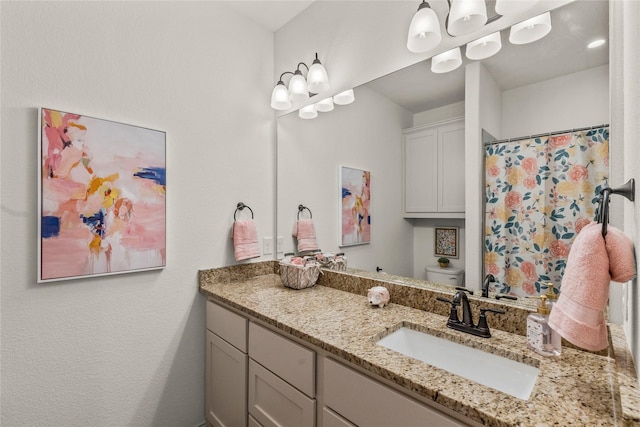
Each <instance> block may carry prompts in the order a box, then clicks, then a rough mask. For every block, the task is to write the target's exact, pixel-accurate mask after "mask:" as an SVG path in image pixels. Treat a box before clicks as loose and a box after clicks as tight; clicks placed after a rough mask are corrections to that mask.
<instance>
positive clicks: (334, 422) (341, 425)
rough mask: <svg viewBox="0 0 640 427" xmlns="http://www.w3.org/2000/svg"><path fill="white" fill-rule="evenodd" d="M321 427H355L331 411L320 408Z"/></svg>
mask: <svg viewBox="0 0 640 427" xmlns="http://www.w3.org/2000/svg"><path fill="white" fill-rule="evenodd" d="M322 427H357V426H355V425H353V424H351V423H350V422H349V421H347V420H345V419H344V418H342V417H341V416H340V415H338V414H336V413H335V412H333V411H332V410H331V409H329V408H327V407H324V408H322Z"/></svg>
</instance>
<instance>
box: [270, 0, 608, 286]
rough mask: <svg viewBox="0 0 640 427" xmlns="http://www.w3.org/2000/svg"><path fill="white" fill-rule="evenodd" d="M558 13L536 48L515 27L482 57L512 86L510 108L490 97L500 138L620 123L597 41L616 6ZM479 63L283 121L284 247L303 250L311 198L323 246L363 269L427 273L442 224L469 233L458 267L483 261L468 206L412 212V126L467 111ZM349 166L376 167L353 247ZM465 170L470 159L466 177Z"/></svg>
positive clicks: (574, 7)
mask: <svg viewBox="0 0 640 427" xmlns="http://www.w3.org/2000/svg"><path fill="white" fill-rule="evenodd" d="M551 19H552V26H553V28H552V30H551V32H550V33H549V34H548V35H547V36H546V37H545V38H543V39H541V40H539V41H537V42H534V43H531V44H526V45H512V44H511V43H509V41H508V29H505V30H503V31H502V33H501V36H502V50H501V51H500V52H499V53H498V54H496V55H495V56H493V57H491V58H488V59H485V60H482V66H483V67H484V69H486V71H487V73H488V74H489V75H490V76H491V78H492V79H493V80H494V81H495V83H496V85H497V86H498V87H499V91H500V95H499V98H500V103H499V105H497V106H496V105H495V102H493V103H487V105H486V106H485V105H482V103H481V108H486V109H491V110H492V111H490V112H489V113H486V112H484V113H483V114H485V115H486V114H491V115H493V116H494V117H496V119H495V120H494V121H493V123H497V124H498V125H495V126H494V127H493V129H487V130H488V131H489V132H490V133H491V134H492V135H493V136H494V137H496V138H497V139H504V138H516V137H522V136H526V135H533V134H539V133H543V132H552V131H558V130H562V129H571V128H579V127H584V126H592V125H596V124H599V123H600V124H602V123H608V122H609V106H608V82H609V71H608V43H605V45H604V46H601V47H600V48H596V49H588V48H587V43H589V42H591V41H593V40H594V39H596V38H601V37H602V38H605V39H607V38H608V3H607V2H606V1H578V2H572V3H568V4H566V5H564V6H562V7H560V8H558V9H555V10H553V11H552V12H551ZM399 48H403V46H400V47H399ZM463 52H464V49H463ZM463 58H464V53H463ZM473 62H474V61H470V60H468V59H466V58H464V62H463V64H462V66H461V67H460V68H458V69H456V70H454V71H452V72H449V73H444V74H434V73H432V72H431V70H430V65H431V61H429V60H427V61H424V62H420V63H418V64H415V65H413V66H410V67H407V68H405V69H402V70H398V71H396V72H395V73H392V74H390V75H387V76H384V77H381V78H379V79H377V80H374V81H372V82H369V83H367V84H364V85H362V86H359V87H357V88H355V98H356V99H355V102H354V103H352V104H349V105H345V106H337V105H336V106H335V108H334V110H333V111H330V112H326V113H319V116H318V117H317V118H315V119H313V120H304V119H301V118H299V117H298V114H297V112H294V113H290V114H287V115H284V116H281V117H279V118H278V121H277V234H278V236H282V237H283V247H282V248H281V249H282V252H297V250H296V240H295V239H294V238H293V237H292V228H293V226H294V224H295V222H296V220H297V218H298V213H299V212H298V206H299V205H301V204H302V205H304V206H305V207H308V208H309V211H310V212H311V213H312V216H313V222H314V226H315V231H316V235H317V240H318V244H319V247H320V248H321V249H322V250H323V251H324V252H334V253H335V252H344V253H345V254H346V257H347V260H348V266H349V267H352V268H356V269H360V270H365V271H369V272H376V271H377V270H381V272H383V273H384V272H386V273H388V274H390V275H394V276H403V277H408V278H411V279H418V280H424V279H425V278H426V276H425V267H427V266H430V265H434V264H437V263H436V261H437V259H438V256H437V255H436V253H435V251H434V247H435V242H434V230H435V229H436V228H440V227H445V228H452V229H455V230H456V231H457V237H458V242H457V244H458V246H457V251H456V252H457V257H452V258H450V260H451V265H452V267H454V268H460V269H464V268H465V264H466V259H465V256H470V255H468V254H474V255H473V256H477V257H478V258H480V257H483V253H482V252H483V248H482V247H478V248H477V251H475V250H466V246H465V244H466V243H465V242H466V241H467V239H466V237H467V236H466V228H467V227H466V226H465V225H466V221H469V220H470V219H469V218H466V219H465V218H464V214H462V215H446V214H445V215H440V217H438V215H432V216H433V217H431V218H406V217H405V215H404V211H403V180H404V171H403V148H402V147H403V130H405V129H409V128H413V127H417V126H425V125H429V124H433V123H437V122H443V121H447V120H452V119H456V118H464V117H465V115H466V114H468V113H469V112H468V111H466V109H467V108H469V107H468V106H466V105H465V101H466V100H465V92H466V89H468V88H465V81H466V80H467V81H468V79H467V77H468V76H467V75H466V74H467V73H468V72H469V71H468V65H469V64H472V63H473ZM467 131H468V130H467ZM480 140H481V138H480V136H478V144H481V142H480ZM477 152H479V150H478V151H477ZM477 152H474V156H477ZM465 155H469V152H468V151H467V152H466V154H465ZM477 162H479V163H478V164H480V163H483V162H484V159H483V158H480V157H479V158H478V159H477ZM425 164H426V163H425ZM342 166H345V167H349V168H356V169H361V170H366V171H369V172H370V173H371V191H370V194H371V201H370V203H371V205H370V213H371V240H370V242H369V243H367V244H361V245H349V246H341V230H340V215H341V187H340V183H339V170H340V168H341V167H342ZM464 169H465V166H464V163H463V162H460V165H459V173H461V174H463V173H465V170H464ZM465 191H466V192H467V198H468V197H469V195H470V194H472V197H477V200H480V199H484V194H483V191H482V186H481V185H478V187H477V188H466V190H465ZM475 193H477V194H475ZM304 215H305V217H308V216H307V213H306V211H305V213H304ZM476 220H477V219H476ZM282 252H281V253H280V256H281V255H282ZM465 254H467V255H465ZM467 285H468V286H469V287H472V288H477V285H473V286H471V285H469V284H467Z"/></svg>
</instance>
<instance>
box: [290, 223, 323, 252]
mask: <svg viewBox="0 0 640 427" xmlns="http://www.w3.org/2000/svg"><path fill="white" fill-rule="evenodd" d="M292 234H293V237H295V238H296V239H297V240H298V252H307V251H315V250H316V249H318V242H317V240H316V229H315V227H314V226H313V220H311V219H299V220H298V221H296V223H295V224H294V225H293V233H292Z"/></svg>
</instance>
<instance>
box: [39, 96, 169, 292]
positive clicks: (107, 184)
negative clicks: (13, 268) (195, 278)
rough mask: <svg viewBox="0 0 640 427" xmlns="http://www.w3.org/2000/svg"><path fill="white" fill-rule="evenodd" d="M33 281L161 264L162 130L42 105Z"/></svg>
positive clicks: (163, 228)
mask: <svg viewBox="0 0 640 427" xmlns="http://www.w3.org/2000/svg"><path fill="white" fill-rule="evenodd" d="M39 157H40V180H39V192H38V193H39V200H38V202H39V203H38V207H39V223H38V230H39V236H38V241H39V253H38V254H39V260H38V282H48V281H54V280H65V279H77V278H83V277H91V276H100V275H107V274H116V273H126V272H132V271H141V270H150V269H157V268H163V267H164V266H165V265H166V134H165V133H164V132H161V131H157V130H151V129H146V128H142V127H138V126H132V125H127V124H122V123H116V122H112V121H108V120H101V119H96V118H92V117H86V116H82V115H79V114H72V113H67V112H63V111H57V110H51V109H46V108H42V109H40V144H39Z"/></svg>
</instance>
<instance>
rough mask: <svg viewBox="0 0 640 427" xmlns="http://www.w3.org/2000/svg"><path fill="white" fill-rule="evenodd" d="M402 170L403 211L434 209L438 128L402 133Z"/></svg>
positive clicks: (428, 210)
mask: <svg viewBox="0 0 640 427" xmlns="http://www.w3.org/2000/svg"><path fill="white" fill-rule="evenodd" d="M404 172H405V175H404V180H405V182H404V190H405V191H404V197H405V198H404V207H405V212H408V213H411V212H437V210H438V187H437V182H438V130H437V128H425V129H422V130H420V131H417V132H412V133H408V134H406V135H405V137H404Z"/></svg>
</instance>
